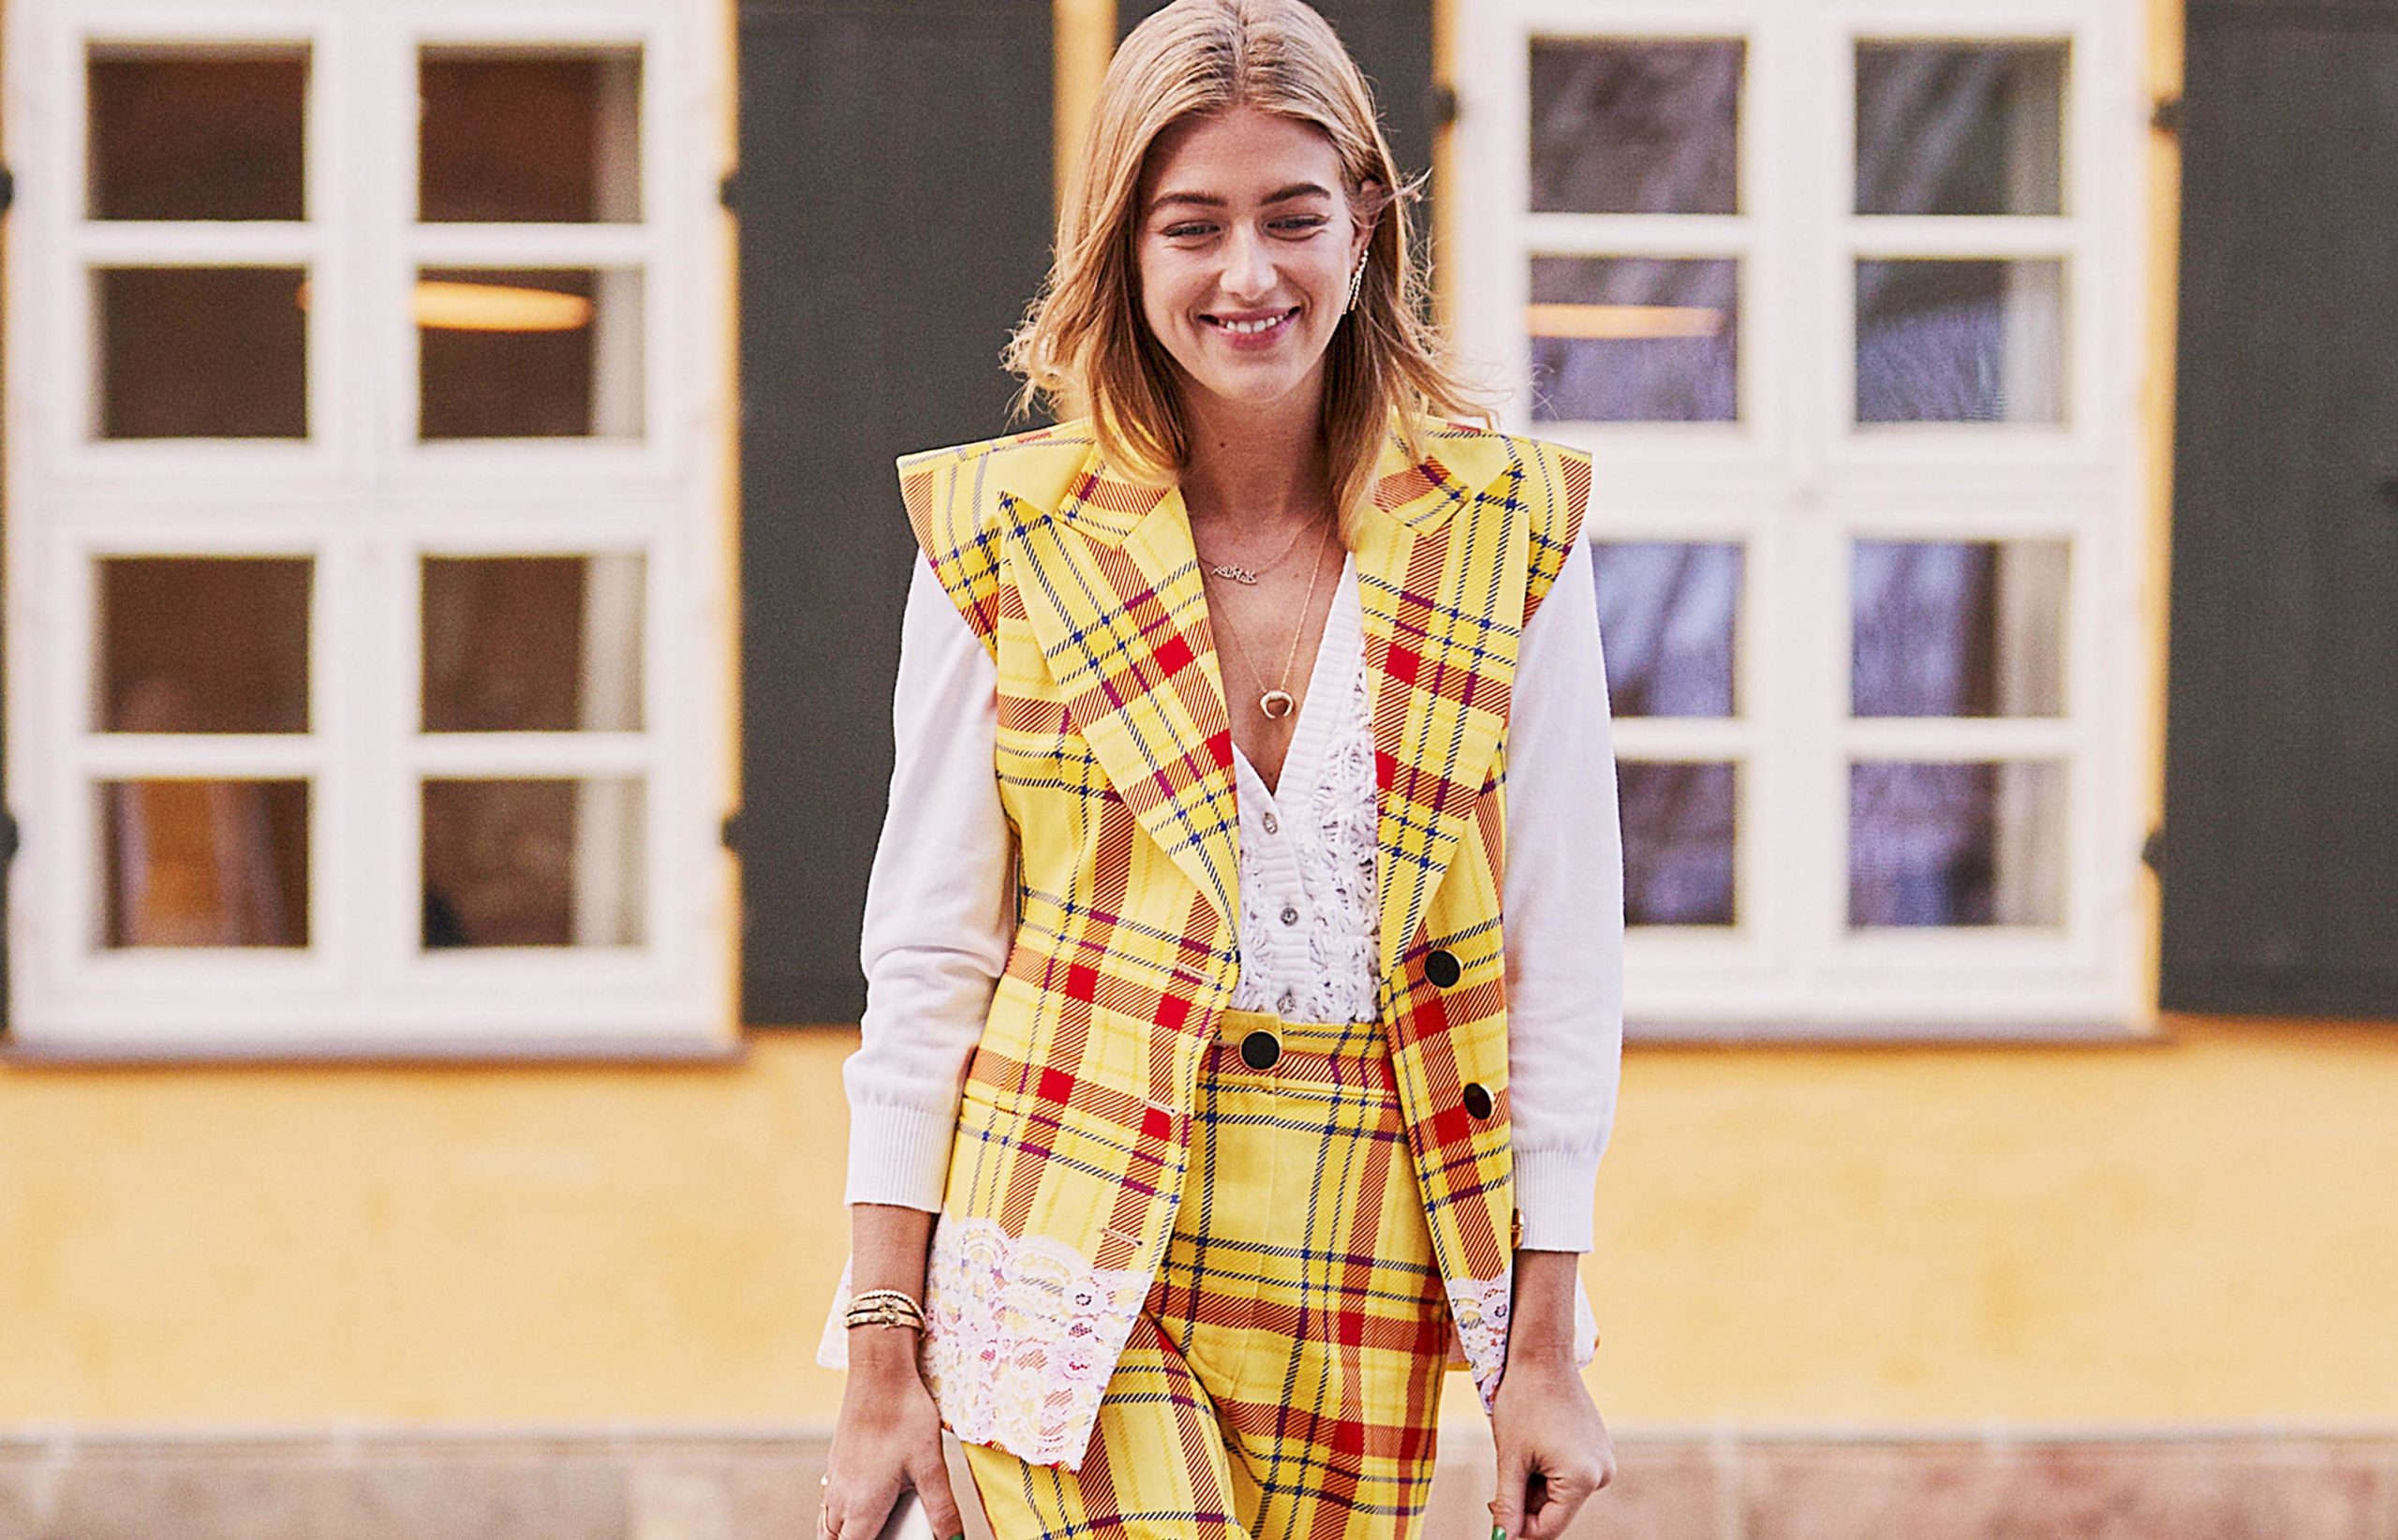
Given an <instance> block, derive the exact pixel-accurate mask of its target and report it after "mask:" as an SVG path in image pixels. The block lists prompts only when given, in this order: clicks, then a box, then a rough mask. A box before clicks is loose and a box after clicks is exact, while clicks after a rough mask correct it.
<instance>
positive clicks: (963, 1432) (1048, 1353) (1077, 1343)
mask: <svg viewBox="0 0 2398 1540" xmlns="http://www.w3.org/2000/svg"><path fill="white" fill-rule="evenodd" d="M1151 1277H1152V1275H1151V1274H1148V1273H1145V1272H1135V1271H1132V1270H1131V1269H1128V1268H1106V1267H1094V1266H1091V1265H1090V1264H1089V1263H1088V1261H1086V1260H1085V1259H1084V1258H1083V1256H1082V1255H1081V1254H1080V1253H1079V1252H1077V1251H1075V1250H1074V1249H1073V1247H1071V1246H1068V1245H1066V1244H1065V1243H1063V1242H1062V1241H1056V1240H1051V1239H1049V1238H1047V1237H1046V1236H1011V1235H1009V1234H1008V1233H1007V1231H1006V1230H1005V1229H1004V1228H1002V1227H1001V1226H1000V1224H999V1222H998V1221H996V1220H987V1219H972V1220H956V1219H953V1218H952V1217H951V1216H949V1215H947V1214H943V1215H942V1216H941V1217H940V1221H939V1222H937V1223H936V1224H935V1225H934V1226H933V1240H932V1251H931V1255H930V1257H929V1259H928V1261H927V1264H926V1266H925V1337H924V1342H923V1346H922V1348H921V1350H920V1360H919V1361H920V1362H921V1363H922V1364H923V1366H924V1371H925V1385H927V1386H928V1387H929V1388H930V1389H931V1391H932V1394H933V1399H934V1401H935V1402H936V1403H938V1404H939V1406H940V1414H941V1421H942V1422H943V1423H945V1424H947V1425H948V1427H949V1428H950V1429H951V1430H952V1431H954V1432H955V1433H956V1434H957V1436H958V1437H959V1438H960V1439H963V1440H964V1441H966V1442H967V1443H969V1444H997V1445H998V1446H999V1447H1000V1448H1002V1449H1005V1450H1007V1451H1008V1452H1009V1453H1011V1454H1013V1455H1014V1456H1016V1457H1017V1458H1018V1459H1024V1460H1027V1461H1029V1462H1030V1463H1032V1464H1035V1465H1055V1464H1059V1463H1063V1464H1064V1465H1066V1466H1067V1467H1068V1468H1069V1469H1073V1468H1075V1467H1078V1466H1079V1465H1080V1464H1081V1462H1082V1458H1083V1452H1084V1450H1085V1449H1086V1448H1087V1447H1088V1445H1089V1444H1090V1435H1091V1429H1093V1428H1094V1427H1095V1426H1097V1424H1098V1421H1099V1400H1100V1395H1101V1393H1102V1392H1103V1390H1105V1389H1106V1387H1107V1381H1108V1377H1109V1376H1110V1375H1111V1374H1113V1373H1114V1372H1115V1370H1116V1360H1117V1359H1118V1356H1120V1355H1121V1354H1122V1352H1123V1348H1124V1342H1125V1340H1126V1339H1127V1338H1129V1337H1130V1336H1131V1335H1132V1322H1133V1319H1134V1317H1136V1316H1137V1315H1138V1314H1139V1313H1140V1310H1141V1302H1142V1300H1143V1299H1145V1298H1146V1297H1147V1295H1148V1288H1149V1282H1150V1280H1151ZM850 1279H851V1264H850V1263H848V1262H844V1263H843V1264H842V1266H841V1282H840V1287H839V1288H838V1290H836V1294H835V1296H834V1300H833V1309H832V1310H831V1311H830V1313H828V1314H827V1315H826V1317H825V1320H824V1334H823V1338H822V1340H821V1341H820V1342H819V1343H818V1345H817V1350H816V1361H817V1362H818V1363H820V1364H822V1365H823V1366H824V1367H825V1368H827V1369H846V1368H848V1367H849V1332H848V1328H847V1327H846V1326H845V1325H843V1317H844V1315H845V1314H846V1313H847V1311H848V1310H849V1305H850V1287H851V1284H850Z"/></svg>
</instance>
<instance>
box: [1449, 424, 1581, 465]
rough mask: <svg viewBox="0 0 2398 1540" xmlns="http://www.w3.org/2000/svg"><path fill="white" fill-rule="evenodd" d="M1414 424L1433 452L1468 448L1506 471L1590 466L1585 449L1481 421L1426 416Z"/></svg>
mask: <svg viewBox="0 0 2398 1540" xmlns="http://www.w3.org/2000/svg"><path fill="white" fill-rule="evenodd" d="M1415 426H1416V432H1417V434H1418V436H1419V437H1423V438H1426V439H1428V440H1429V441H1431V442H1432V443H1433V445H1434V446H1435V447H1434V450H1433V452H1434V453H1435V454H1438V453H1439V452H1440V449H1439V446H1441V445H1443V444H1445V445H1448V446H1452V447H1453V448H1471V449H1473V450H1476V451H1479V452H1482V453H1483V454H1485V455H1486V456H1488V457H1489V459H1490V460H1491V461H1492V463H1494V464H1496V465H1498V466H1501V467H1502V469H1503V470H1505V471H1508V472H1512V471H1514V470H1515V469H1516V468H1517V467H1518V466H1521V467H1525V468H1527V469H1531V468H1535V467H1538V468H1547V469H1549V470H1551V471H1552V472H1554V473H1562V471H1563V470H1564V468H1565V467H1568V466H1578V467H1579V468H1580V469H1581V470H1582V471H1584V472H1587V471H1588V470H1589V468H1590V465H1591V453H1590V452H1589V451H1588V450H1585V449H1581V448H1578V447H1576V445H1573V444H1568V443H1564V442H1562V441H1561V440H1559V439H1555V438H1541V437H1535V436H1533V435H1532V434H1527V433H1509V432H1507V431H1505V430H1503V429H1501V428H1496V427H1492V426H1490V425H1489V424H1488V423H1484V422H1463V421H1460V420H1458V419H1453V418H1446V417H1429V416H1426V417H1418V418H1416V419H1415Z"/></svg>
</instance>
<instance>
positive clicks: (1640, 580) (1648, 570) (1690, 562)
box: [1591, 540, 1740, 717]
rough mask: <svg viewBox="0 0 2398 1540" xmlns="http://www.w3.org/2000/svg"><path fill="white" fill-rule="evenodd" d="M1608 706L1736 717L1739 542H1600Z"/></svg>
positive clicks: (1626, 712)
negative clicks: (1734, 662)
mask: <svg viewBox="0 0 2398 1540" xmlns="http://www.w3.org/2000/svg"><path fill="white" fill-rule="evenodd" d="M1591 557H1592V560H1593V563H1594V571H1595V574H1596V576H1597V579H1598V590H1599V636H1600V639H1601V641H1602V643H1603V644H1604V645H1603V646H1602V649H1601V650H1602V651H1603V652H1604V653H1605V654H1606V668H1607V703H1608V708H1609V710H1610V711H1611V712H1612V713H1613V714H1614V715H1615V716H1618V717H1729V716H1731V715H1732V712H1733V704H1732V657H1733V645H1734V636H1735V629H1736V627H1737V625H1738V622H1739V611H1740V548H1739V546H1738V545H1729V544H1697V543H1693V542H1689V541H1683V540H1650V541H1625V540H1605V541H1594V542H1593V543H1592V547H1591Z"/></svg>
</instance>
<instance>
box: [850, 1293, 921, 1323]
mask: <svg viewBox="0 0 2398 1540" xmlns="http://www.w3.org/2000/svg"><path fill="white" fill-rule="evenodd" d="M845 1324H846V1325H851V1326H913V1327H915V1328H916V1329H917V1330H918V1331H922V1330H924V1329H925V1307H924V1306H922V1305H920V1304H918V1303H917V1302H916V1299H915V1297H914V1296H912V1295H910V1294H908V1293H907V1292H906V1291H905V1290H902V1289H867V1290H865V1291H864V1292H862V1293H860V1294H857V1295H853V1296H851V1299H850V1308H849V1311H848V1314H847V1316H846V1318H845Z"/></svg>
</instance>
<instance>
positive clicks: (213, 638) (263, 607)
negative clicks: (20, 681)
mask: <svg viewBox="0 0 2398 1540" xmlns="http://www.w3.org/2000/svg"><path fill="white" fill-rule="evenodd" d="M308 579H309V563H308V561H307V560H306V558H304V557H284V556H278V557H260V556H111V557H108V558H106V559H104V560H102V561H101V562H100V564H99V616H98V624H97V630H98V635H99V646H100V657H99V666H98V667H97V668H96V670H95V671H94V676H95V678H96V681H97V684H98V691H97V695H98V698H97V699H96V701H95V702H94V703H93V704H94V716H95V718H96V719H95V721H94V723H93V726H94V727H95V728H96V730H97V731H99V732H102V733H305V732H307V731H308Z"/></svg>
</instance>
